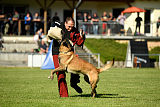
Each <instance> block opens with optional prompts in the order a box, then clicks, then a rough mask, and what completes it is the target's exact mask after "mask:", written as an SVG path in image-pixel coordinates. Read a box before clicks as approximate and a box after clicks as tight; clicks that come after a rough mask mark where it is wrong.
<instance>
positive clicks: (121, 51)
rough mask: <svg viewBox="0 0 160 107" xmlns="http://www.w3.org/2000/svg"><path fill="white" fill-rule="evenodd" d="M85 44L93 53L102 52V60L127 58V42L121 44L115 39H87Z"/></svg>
mask: <svg viewBox="0 0 160 107" xmlns="http://www.w3.org/2000/svg"><path fill="white" fill-rule="evenodd" d="M85 46H86V47H87V48H88V49H89V50H91V51H92V52H93V53H100V57H101V61H102V62H103V63H106V61H111V60H112V59H113V58H115V60H116V61H124V60H125V59H126V52H127V44H120V43H118V42H116V41H115V40H108V39H86V41H85Z"/></svg>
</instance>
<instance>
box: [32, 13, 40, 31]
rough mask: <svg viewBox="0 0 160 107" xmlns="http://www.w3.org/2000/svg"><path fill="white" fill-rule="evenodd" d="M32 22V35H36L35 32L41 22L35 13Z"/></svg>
mask: <svg viewBox="0 0 160 107" xmlns="http://www.w3.org/2000/svg"><path fill="white" fill-rule="evenodd" d="M33 21H34V34H36V32H37V30H38V29H39V26H40V21H41V18H40V16H39V14H38V13H37V12H36V13H35V14H34V17H33Z"/></svg>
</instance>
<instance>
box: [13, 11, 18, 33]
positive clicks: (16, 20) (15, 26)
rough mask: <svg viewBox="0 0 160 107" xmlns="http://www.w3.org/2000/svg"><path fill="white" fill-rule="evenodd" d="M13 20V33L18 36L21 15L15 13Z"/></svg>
mask: <svg viewBox="0 0 160 107" xmlns="http://www.w3.org/2000/svg"><path fill="white" fill-rule="evenodd" d="M12 20H13V29H12V33H13V34H17V31H18V30H17V28H18V20H19V13H18V12H17V11H15V12H14V16H13V18H12Z"/></svg>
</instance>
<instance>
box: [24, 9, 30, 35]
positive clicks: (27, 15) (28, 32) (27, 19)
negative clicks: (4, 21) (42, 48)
mask: <svg viewBox="0 0 160 107" xmlns="http://www.w3.org/2000/svg"><path fill="white" fill-rule="evenodd" d="M24 20H25V22H24V24H25V30H26V35H29V34H30V23H31V16H30V13H29V12H28V13H27V14H26V16H25V17H24Z"/></svg>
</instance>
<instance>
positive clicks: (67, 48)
mask: <svg viewBox="0 0 160 107" xmlns="http://www.w3.org/2000/svg"><path fill="white" fill-rule="evenodd" d="M71 50H72V49H71V44H70V42H69V39H65V40H63V41H62V42H61V45H60V47H59V51H60V52H69V51H71Z"/></svg>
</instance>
